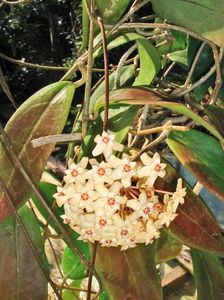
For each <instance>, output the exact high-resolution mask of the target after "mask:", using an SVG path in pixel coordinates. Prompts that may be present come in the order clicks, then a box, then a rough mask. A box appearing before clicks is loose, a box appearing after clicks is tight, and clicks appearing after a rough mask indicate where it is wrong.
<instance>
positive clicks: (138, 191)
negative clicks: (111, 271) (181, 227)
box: [54, 132, 185, 250]
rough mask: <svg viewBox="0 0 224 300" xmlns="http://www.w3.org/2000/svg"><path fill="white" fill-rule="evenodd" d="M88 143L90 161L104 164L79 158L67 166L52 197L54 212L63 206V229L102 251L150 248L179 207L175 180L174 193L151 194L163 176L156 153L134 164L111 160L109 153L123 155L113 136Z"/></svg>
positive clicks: (179, 189) (180, 196) (128, 159)
mask: <svg viewBox="0 0 224 300" xmlns="http://www.w3.org/2000/svg"><path fill="white" fill-rule="evenodd" d="M94 141H95V142H96V147H95V148H94V150H93V152H92V153H93V156H99V155H100V154H101V156H99V157H101V158H102V157H104V160H102V161H101V162H98V161H97V160H96V159H95V158H94V159H89V158H88V157H83V158H82V160H81V161H80V162H79V163H77V164H76V163H74V162H71V163H70V165H69V168H68V170H66V172H65V173H66V175H65V177H64V185H63V186H62V187H58V192H57V193H56V194H55V195H54V197H55V199H56V202H57V204H58V206H64V210H65V214H64V215H63V216H62V218H63V220H64V223H67V224H69V226H70V227H71V228H72V229H73V230H75V231H77V232H78V233H79V234H80V237H79V238H80V239H82V240H84V241H87V242H95V241H98V242H99V243H100V244H101V245H102V246H107V247H109V246H114V247H116V246H121V250H125V249H127V248H130V247H135V246H136V244H137V243H145V244H149V243H152V242H153V241H154V239H156V238H158V237H159V234H160V228H161V227H162V226H163V225H166V226H169V224H170V222H171V221H172V220H173V219H174V218H175V217H176V216H177V214H176V210H177V207H178V205H179V203H181V204H182V203H183V202H184V196H185V189H184V188H182V181H181V179H179V180H178V183H177V188H176V191H175V192H174V193H170V192H165V191H160V190H157V189H156V188H155V187H154V183H155V181H156V179H157V177H164V176H165V174H166V171H165V168H166V165H165V164H164V163H161V162H160V156H159V154H158V153H155V155H154V156H153V157H152V158H150V157H149V156H148V155H147V154H145V153H144V154H142V155H141V157H140V161H139V162H134V161H132V160H131V157H130V156H129V155H127V154H123V155H122V157H121V158H118V157H116V156H114V155H113V151H122V150H123V145H121V144H119V143H117V142H116V141H115V140H114V136H113V135H109V134H107V133H106V132H103V134H102V136H100V135H97V136H96V137H95V140H94ZM102 154H103V155H102Z"/></svg>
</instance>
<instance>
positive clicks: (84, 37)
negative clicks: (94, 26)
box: [79, 0, 89, 51]
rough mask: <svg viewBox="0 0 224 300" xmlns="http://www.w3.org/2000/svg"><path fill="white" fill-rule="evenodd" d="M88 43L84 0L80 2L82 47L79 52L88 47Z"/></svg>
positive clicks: (87, 18) (87, 22)
mask: <svg viewBox="0 0 224 300" xmlns="http://www.w3.org/2000/svg"><path fill="white" fill-rule="evenodd" d="M88 41H89V16H88V14H87V11H86V7H85V3H84V0H82V45H81V48H80V50H79V51H82V50H84V49H85V48H87V47H88Z"/></svg>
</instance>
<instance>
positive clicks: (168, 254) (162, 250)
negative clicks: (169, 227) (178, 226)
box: [156, 230, 183, 263]
mask: <svg viewBox="0 0 224 300" xmlns="http://www.w3.org/2000/svg"><path fill="white" fill-rule="evenodd" d="M182 246H183V244H182V243H181V242H180V241H179V240H177V239H175V238H174V237H172V236H171V235H170V234H168V233H167V232H165V231H164V230H162V232H161V235H160V237H159V239H158V241H157V249H156V262H157V263H162V262H166V261H168V260H171V259H174V258H175V257H177V255H179V254H180V252H181V250H182Z"/></svg>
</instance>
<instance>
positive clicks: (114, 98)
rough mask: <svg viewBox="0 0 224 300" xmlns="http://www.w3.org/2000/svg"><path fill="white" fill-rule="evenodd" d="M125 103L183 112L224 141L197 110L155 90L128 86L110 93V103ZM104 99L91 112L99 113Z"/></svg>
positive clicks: (99, 100) (100, 99)
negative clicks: (194, 110) (171, 100)
mask: <svg viewBox="0 0 224 300" xmlns="http://www.w3.org/2000/svg"><path fill="white" fill-rule="evenodd" d="M114 102H115V103H124V104H131V105H146V104H148V105H153V106H162V107H165V108H168V109H170V110H173V111H175V112H178V113H180V114H183V115H185V116H187V117H189V118H191V119H192V120H194V121H195V122H197V123H198V124H200V125H202V126H203V127H205V128H206V129H207V130H208V131H210V132H211V133H212V134H213V135H214V136H215V137H217V138H218V139H219V140H220V141H221V142H224V139H223V137H222V135H221V134H220V133H219V132H218V131H217V130H216V128H215V127H214V126H212V125H211V124H209V123H208V122H206V121H205V120H204V119H203V118H202V117H200V116H199V115H197V114H196V113H195V112H193V111H192V110H190V109H189V108H187V107H186V106H185V105H183V104H180V103H177V102H169V99H168V98H167V97H166V96H164V95H162V94H160V93H157V92H155V91H153V90H149V89H144V88H126V89H118V90H114V91H112V92H111V93H110V103H111V104H112V103H114ZM103 103H104V99H103V97H101V98H99V99H98V101H97V102H96V103H95V106H94V107H92V111H91V113H92V114H93V115H94V114H95V115H97V114H98V111H99V109H100V108H102V107H103Z"/></svg>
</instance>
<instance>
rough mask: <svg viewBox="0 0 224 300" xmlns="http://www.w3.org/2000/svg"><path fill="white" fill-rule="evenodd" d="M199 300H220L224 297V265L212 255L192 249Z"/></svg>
mask: <svg viewBox="0 0 224 300" xmlns="http://www.w3.org/2000/svg"><path fill="white" fill-rule="evenodd" d="M191 254H192V260H193V266H194V278H195V282H196V286H197V299H198V300H205V299H209V300H219V299H223V295H224V284H223V283H224V264H223V261H221V259H220V258H219V257H218V256H216V255H214V254H211V253H206V252H204V251H203V252H202V251H198V250H196V249H191Z"/></svg>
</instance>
